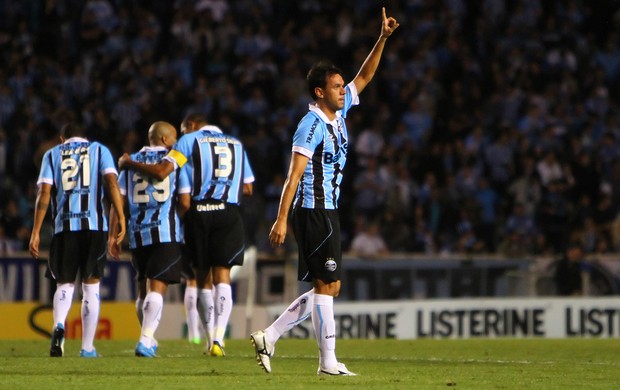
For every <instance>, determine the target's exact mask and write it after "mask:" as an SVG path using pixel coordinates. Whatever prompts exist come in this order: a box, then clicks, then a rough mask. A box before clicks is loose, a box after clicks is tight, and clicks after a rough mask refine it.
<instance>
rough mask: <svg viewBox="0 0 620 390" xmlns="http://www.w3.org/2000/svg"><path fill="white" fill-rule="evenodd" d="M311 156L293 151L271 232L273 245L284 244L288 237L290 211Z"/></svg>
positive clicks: (270, 236) (270, 239) (270, 238)
mask: <svg viewBox="0 0 620 390" xmlns="http://www.w3.org/2000/svg"><path fill="white" fill-rule="evenodd" d="M308 160H309V158H308V157H306V156H304V155H303V154H299V153H293V158H292V159H291V165H290V166H289V170H288V176H287V178H286V181H285V182H284V188H283V189H282V196H281V198H280V206H279V208H278V217H277V218H276V221H275V222H274V224H273V226H272V227H271V231H270V232H269V242H270V243H271V246H272V247H274V248H275V247H278V246H280V245H282V244H284V239H285V238H286V230H287V221H288V213H289V210H290V208H291V204H292V203H293V199H294V197H295V192H296V191H297V185H298V184H299V180H300V179H301V176H302V175H303V174H304V170H305V169H306V165H308Z"/></svg>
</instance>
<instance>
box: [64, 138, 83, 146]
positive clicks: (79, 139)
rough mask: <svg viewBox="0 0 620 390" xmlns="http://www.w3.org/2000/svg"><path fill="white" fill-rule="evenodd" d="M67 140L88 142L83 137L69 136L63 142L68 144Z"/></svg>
mask: <svg viewBox="0 0 620 390" xmlns="http://www.w3.org/2000/svg"><path fill="white" fill-rule="evenodd" d="M69 142H89V141H88V140H87V139H86V138H83V137H71V138H69V139H66V140H65V142H63V143H64V144H68V143H69Z"/></svg>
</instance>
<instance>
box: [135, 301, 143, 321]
mask: <svg viewBox="0 0 620 390" xmlns="http://www.w3.org/2000/svg"><path fill="white" fill-rule="evenodd" d="M143 305H144V299H142V298H140V297H138V299H136V315H137V316H138V322H139V323H140V327H142V320H143V319H144V313H142V306H143Z"/></svg>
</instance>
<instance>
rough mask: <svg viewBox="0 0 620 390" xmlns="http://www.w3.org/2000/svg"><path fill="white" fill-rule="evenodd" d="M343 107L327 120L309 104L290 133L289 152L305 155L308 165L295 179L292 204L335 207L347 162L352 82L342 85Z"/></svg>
mask: <svg viewBox="0 0 620 390" xmlns="http://www.w3.org/2000/svg"><path fill="white" fill-rule="evenodd" d="M345 91H346V93H345V97H344V107H343V108H342V110H340V111H338V112H336V119H334V120H333V121H331V122H330V121H329V119H327V117H326V116H325V114H324V113H323V111H321V110H320V109H319V108H318V107H316V106H315V105H313V104H311V105H310V110H309V111H308V113H307V114H306V115H305V116H304V117H303V118H301V121H300V122H299V124H298V125H297V130H296V131H295V134H294V135H293V152H296V153H300V154H303V155H304V156H306V157H308V158H309V159H310V160H309V161H308V165H307V166H306V170H305V171H304V174H303V175H302V177H301V179H300V180H299V186H298V187H297V192H296V194H295V201H294V202H293V204H294V206H295V207H297V206H301V207H304V208H310V209H337V208H338V197H339V196H340V183H341V182H342V169H343V168H344V165H345V163H346V161H347V149H348V147H349V142H348V141H349V137H348V134H347V125H346V123H345V118H346V116H347V111H348V110H349V109H350V108H351V107H352V106H355V105H358V104H359V98H358V95H357V89H356V88H355V84H354V83H353V82H350V83H349V84H348V85H347V86H346V88H345Z"/></svg>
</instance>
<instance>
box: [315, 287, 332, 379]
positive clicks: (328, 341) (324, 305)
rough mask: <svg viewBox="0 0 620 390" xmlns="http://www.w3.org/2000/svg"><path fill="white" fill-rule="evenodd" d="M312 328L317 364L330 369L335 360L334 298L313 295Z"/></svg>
mask: <svg viewBox="0 0 620 390" xmlns="http://www.w3.org/2000/svg"><path fill="white" fill-rule="evenodd" d="M312 327H313V328H314V334H315V335H316V342H317V344H318V345H319V354H320V359H319V364H320V366H321V367H322V368H332V367H335V366H336V364H337V363H338V360H336V321H335V320H334V297H332V296H330V295H323V294H314V304H313V305H312Z"/></svg>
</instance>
